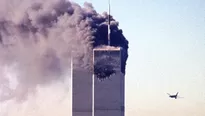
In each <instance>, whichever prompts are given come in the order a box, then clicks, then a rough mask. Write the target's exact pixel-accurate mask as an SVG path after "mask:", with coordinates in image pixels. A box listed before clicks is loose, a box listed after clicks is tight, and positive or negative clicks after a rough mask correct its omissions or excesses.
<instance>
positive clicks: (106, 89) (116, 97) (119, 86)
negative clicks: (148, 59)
mask: <svg viewBox="0 0 205 116" xmlns="http://www.w3.org/2000/svg"><path fill="white" fill-rule="evenodd" d="M110 37H111V36H110V0H108V47H105V48H95V49H93V65H94V66H93V67H94V74H93V97H92V98H93V111H94V112H92V113H93V114H92V116H124V115H125V114H124V112H125V111H124V109H125V108H124V104H125V102H124V99H125V79H124V74H123V73H122V70H121V69H122V68H121V67H122V65H121V64H122V53H121V51H122V50H121V48H120V47H111V45H110V39H111V38H110ZM104 58H109V60H108V59H107V60H105V59H104ZM110 60H111V61H110ZM100 62H101V63H102V64H103V68H101V69H102V70H97V69H99V67H100V66H99V65H100ZM110 67H112V68H113V70H114V74H112V75H110V76H108V77H104V78H103V80H101V79H99V77H98V75H96V74H99V73H101V72H102V73H103V74H102V75H104V74H106V73H107V74H109V73H110V70H111V69H110ZM95 69H96V70H95ZM108 70H109V71H108ZM95 71H97V72H95ZM103 71H105V72H103ZM106 71H108V72H106Z"/></svg>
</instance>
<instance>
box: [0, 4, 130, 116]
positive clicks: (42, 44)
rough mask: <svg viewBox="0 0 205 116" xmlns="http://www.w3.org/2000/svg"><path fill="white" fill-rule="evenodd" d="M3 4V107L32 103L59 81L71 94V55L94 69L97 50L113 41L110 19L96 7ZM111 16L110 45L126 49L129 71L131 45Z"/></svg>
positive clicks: (78, 65) (0, 90) (0, 83)
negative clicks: (128, 51) (30, 100)
mask: <svg viewBox="0 0 205 116" xmlns="http://www.w3.org/2000/svg"><path fill="white" fill-rule="evenodd" d="M0 5H1V7H0V67H1V68H0V104H2V103H3V102H7V101H8V100H15V101H16V102H22V101H25V100H27V99H31V98H29V97H28V96H30V95H32V96H35V93H39V92H40V89H37V88H39V87H40V88H43V87H44V88H45V87H51V86H54V83H61V84H60V85H61V89H65V90H67V89H68V88H67V86H68V85H67V83H68V80H69V79H68V78H69V76H68V75H69V69H70V59H71V56H72V57H73V59H74V63H75V68H86V69H88V70H92V58H91V57H92V49H93V48H95V47H98V46H101V45H107V43H108V41H107V24H108V21H107V19H108V15H107V13H106V12H105V13H102V14H99V13H97V12H96V11H95V10H94V8H93V6H92V4H91V3H87V2H85V3H84V6H83V7H81V6H80V5H78V4H77V3H75V2H72V1H66V0H35V1H34V0H1V1H0ZM110 17H111V45H112V46H118V47H121V48H123V51H124V52H123V56H124V57H123V66H122V72H123V73H125V65H126V60H127V57H128V53H127V50H128V41H127V40H126V39H125V37H124V36H123V34H122V30H120V29H118V22H117V21H115V20H114V19H113V17H112V16H110ZM39 94H40V93H39ZM62 95H63V94H62ZM39 99H40V98H39ZM0 109H1V106H0ZM0 114H1V112H0ZM21 116H22V115H21Z"/></svg>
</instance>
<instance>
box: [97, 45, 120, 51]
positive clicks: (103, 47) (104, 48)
mask: <svg viewBox="0 0 205 116" xmlns="http://www.w3.org/2000/svg"><path fill="white" fill-rule="evenodd" d="M120 49H121V48H120V47H113V46H100V47H97V48H94V49H93V51H106V50H107V51H119V50H120Z"/></svg>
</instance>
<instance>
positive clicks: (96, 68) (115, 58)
mask: <svg viewBox="0 0 205 116" xmlns="http://www.w3.org/2000/svg"><path fill="white" fill-rule="evenodd" d="M121 62H122V60H121V49H120V48H112V49H111V48H110V49H105V48H104V49H102V48H101V49H99V48H98V49H94V50H93V73H91V72H89V71H87V70H85V69H72V116H124V104H125V103H124V99H125V94H124V92H125V79H124V74H123V73H122V72H121V69H122V68H121Z"/></svg>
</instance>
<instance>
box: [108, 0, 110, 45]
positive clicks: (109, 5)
mask: <svg viewBox="0 0 205 116" xmlns="http://www.w3.org/2000/svg"><path fill="white" fill-rule="evenodd" d="M108 46H110V0H108Z"/></svg>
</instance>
